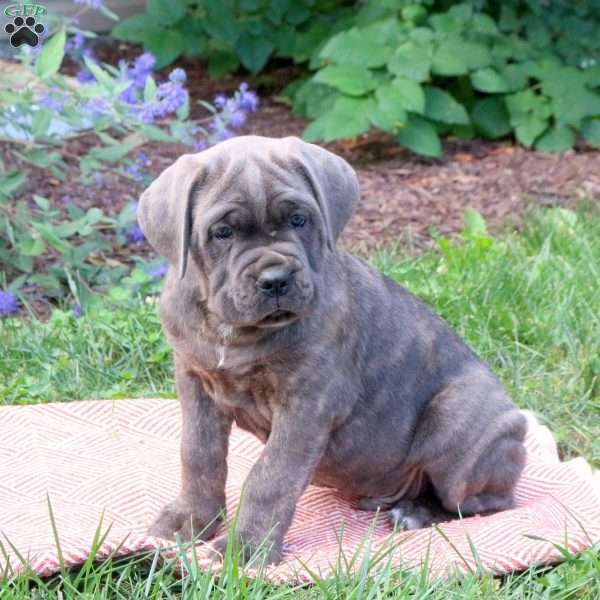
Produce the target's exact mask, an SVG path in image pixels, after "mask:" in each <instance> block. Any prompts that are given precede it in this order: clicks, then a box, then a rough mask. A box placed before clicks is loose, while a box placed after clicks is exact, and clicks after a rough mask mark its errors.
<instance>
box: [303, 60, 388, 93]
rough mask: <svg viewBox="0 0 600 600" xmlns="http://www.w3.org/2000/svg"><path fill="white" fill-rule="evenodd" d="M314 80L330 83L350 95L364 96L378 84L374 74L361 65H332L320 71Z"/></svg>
mask: <svg viewBox="0 0 600 600" xmlns="http://www.w3.org/2000/svg"><path fill="white" fill-rule="evenodd" d="M313 81H314V82H316V83H325V84H327V85H330V86H332V87H334V88H336V89H338V90H340V92H343V93H344V94H348V95H350V96H362V95H363V94H365V93H367V92H370V91H371V90H372V89H374V88H375V87H376V86H377V82H376V81H375V78H374V77H373V74H372V73H371V72H370V71H369V70H368V69H366V68H365V67H361V66H359V65H330V66H328V67H325V68H324V69H321V70H320V71H318V72H317V74H316V75H315V76H314V77H313Z"/></svg>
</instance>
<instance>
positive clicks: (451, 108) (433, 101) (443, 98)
mask: <svg viewBox="0 0 600 600" xmlns="http://www.w3.org/2000/svg"><path fill="white" fill-rule="evenodd" d="M425 116H426V117H428V118H429V119H432V120H433V121H440V122H441V123H450V124H457V125H468V124H469V123H470V121H469V115H468V114H467V111H466V110H465V108H464V106H463V105H462V104H459V103H458V102H457V101H456V100H455V99H454V98H453V97H452V96H451V95H450V94H449V93H448V92H445V91H444V90H441V89H440V88H437V87H432V86H427V87H425Z"/></svg>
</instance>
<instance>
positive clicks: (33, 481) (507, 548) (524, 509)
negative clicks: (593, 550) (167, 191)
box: [0, 400, 600, 581]
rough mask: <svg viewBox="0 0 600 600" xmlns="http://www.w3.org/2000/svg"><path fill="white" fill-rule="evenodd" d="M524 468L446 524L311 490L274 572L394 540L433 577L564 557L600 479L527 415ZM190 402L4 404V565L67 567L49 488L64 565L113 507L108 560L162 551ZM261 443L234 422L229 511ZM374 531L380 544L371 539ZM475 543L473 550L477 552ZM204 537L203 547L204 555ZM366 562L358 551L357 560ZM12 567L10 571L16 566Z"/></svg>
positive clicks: (0, 434)
mask: <svg viewBox="0 0 600 600" xmlns="http://www.w3.org/2000/svg"><path fill="white" fill-rule="evenodd" d="M530 420H531V426H530V432H529V434H528V437H527V440H526V444H527V450H528V460H527V466H526V468H525V472H524V474H523V477H522V479H521V481H520V483H519V485H518V488H517V507H516V508H514V509H513V510H509V511H505V512H502V513H498V514H494V515H491V516H486V517H472V518H467V519H464V520H463V521H460V520H456V521H453V522H450V523H444V524H442V525H440V526H439V530H436V529H422V530H417V531H413V532H407V533H395V534H391V530H390V527H389V525H388V523H387V519H386V518H385V515H382V516H381V517H380V518H379V519H378V521H377V523H376V524H375V525H374V526H373V518H374V515H373V513H367V512H361V511H358V510H355V509H354V508H353V507H352V506H351V505H350V504H348V503H347V502H346V501H345V500H344V499H343V498H341V497H340V496H339V495H337V494H336V493H335V492H333V491H331V490H326V489H320V488H317V487H309V489H308V490H307V491H306V492H305V494H304V495H303V496H302V498H301V500H300V503H299V505H298V508H297V511H296V516H295V519H294V522H293V524H292V527H291V529H290V531H289V533H288V535H287V536H286V539H285V557H284V562H283V563H282V564H280V565H279V566H277V567H270V568H269V569H268V571H267V573H266V575H267V577H270V578H272V579H273V580H277V581H284V580H294V581H301V580H307V579H308V578H309V577H308V573H307V570H306V568H305V567H304V565H306V566H307V567H308V568H309V569H311V570H312V571H316V572H318V573H320V574H321V575H323V576H326V575H327V574H328V573H329V572H331V570H332V569H333V568H335V565H336V564H337V563H338V562H339V560H340V548H339V545H340V536H341V544H342V550H343V552H344V554H345V555H346V557H352V556H353V555H354V554H357V555H360V554H361V553H363V552H366V551H367V550H366V548H368V549H369V550H368V551H369V552H371V553H375V552H377V550H378V549H381V548H385V547H390V545H394V548H395V549H394V550H393V551H392V553H391V554H390V557H391V561H392V563H393V564H394V565H397V566H398V567H401V566H402V567H409V568H410V567H418V566H419V565H420V563H421V562H422V561H423V560H425V558H426V557H427V560H428V561H429V564H430V568H431V572H432V573H433V574H440V575H443V574H445V573H447V572H448V571H455V570H456V569H458V570H461V571H466V570H469V569H473V570H475V569H476V568H477V566H478V565H479V566H481V567H483V568H484V569H485V570H487V571H490V572H494V573H505V572H509V571H514V570H520V569H524V568H526V567H528V566H530V565H542V564H550V563H554V562H557V561H559V560H560V559H561V554H560V552H559V550H558V549H557V548H556V547H555V546H554V544H558V545H560V546H564V547H567V548H568V549H569V550H571V551H573V552H576V551H578V550H581V549H583V548H585V547H587V546H589V545H591V544H592V543H594V542H597V541H598V540H600V478H599V477H598V475H597V474H596V475H594V474H593V473H592V470H591V469H590V467H589V465H588V464H587V463H586V462H585V460H583V459H582V458H577V459H574V460H571V461H569V462H564V463H562V462H560V461H559V459H558V456H557V452H556V445H555V443H554V440H553V438H552V435H551V434H550V432H549V431H548V429H546V428H545V427H542V426H540V425H538V424H537V423H536V422H535V420H533V419H532V418H531V417H530ZM179 430H180V424H179V407H178V404H177V402H175V401H171V400H116V401H108V400H107V401H90V402H65V403H57V404H46V405H37V406H26V407H25V406H23V407H21V406H18V407H12V406H11V407H2V408H0V573H2V572H5V568H6V563H7V562H9V563H10V566H11V568H12V569H13V570H14V571H19V570H20V569H22V564H21V562H20V560H19V558H18V557H17V555H16V553H15V552H14V549H17V550H18V552H19V554H20V555H22V556H23V557H26V558H27V560H28V562H29V565H30V566H31V567H32V568H33V569H34V570H35V571H36V572H37V573H39V574H40V575H50V574H52V573H54V572H56V571H57V570H58V569H59V559H58V553H57V548H56V544H55V539H54V535H53V532H52V524H51V520H50V517H49V507H48V500H47V495H48V497H49V498H50V501H51V505H52V509H53V513H54V518H55V522H56V525H57V528H58V534H59V539H60V544H61V549H62V554H63V558H64V562H65V565H66V566H76V565H78V564H81V563H82V562H83V561H84V560H85V559H86V557H87V556H88V554H89V552H90V546H91V543H92V540H93V538H94V532H95V531H96V528H97V527H98V524H99V522H100V518H101V515H102V514H103V513H104V521H103V523H104V527H103V528H104V529H106V528H107V527H108V525H111V524H112V527H111V529H110V533H109V535H108V537H107V539H106V541H105V543H104V544H103V545H102V547H101V548H100V551H99V552H98V555H97V557H98V558H102V557H105V556H108V555H109V554H110V553H111V552H112V551H114V550H115V548H117V547H118V546H119V544H121V543H122V542H123V540H125V542H124V543H123V545H122V546H121V547H120V549H119V550H118V554H119V555H122V554H128V553H133V552H139V551H143V550H151V549H153V548H155V547H157V545H159V544H160V545H161V546H163V547H164V546H165V545H166V544H167V542H166V541H165V540H160V539H158V538H153V537H150V536H148V535H146V533H145V532H146V528H147V527H148V525H149V524H150V523H151V521H152V519H153V517H154V516H155V515H156V513H157V511H158V510H159V509H160V507H161V506H162V505H163V504H164V503H165V502H166V501H167V500H170V499H172V498H173V497H174V496H175V494H176V493H177V490H178V486H179ZM261 450H262V444H261V443H260V442H259V441H257V440H256V439H255V438H253V437H252V436H251V435H249V434H247V433H244V432H242V431H241V430H239V429H236V428H234V430H233V434H232V439H231V444H230V457H229V479H228V482H227V498H228V510H229V514H230V515H232V514H233V513H234V511H235V508H236V505H237V502H238V498H239V493H240V489H241V485H242V483H243V481H244V478H245V476H246V474H247V473H248V471H249V470H250V468H251V466H252V464H253V462H254V461H255V460H256V458H257V457H258V456H259V454H260V452H261ZM367 536H368V537H369V540H370V541H369V544H365V545H362V546H361V541H364V540H365V538H366V537H367ZM473 548H474V549H475V552H474V551H473ZM206 550H207V548H206V546H205V545H200V546H199V547H198V554H199V556H200V557H201V558H200V561H201V564H202V565H203V566H207V567H209V566H210V564H209V562H208V560H207V559H205V558H202V557H203V556H205V553H206ZM356 565H357V568H359V565H360V559H359V560H357V561H356ZM9 572H10V570H9Z"/></svg>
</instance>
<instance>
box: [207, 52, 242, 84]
mask: <svg viewBox="0 0 600 600" xmlns="http://www.w3.org/2000/svg"><path fill="white" fill-rule="evenodd" d="M239 65H240V61H239V60H238V57H237V56H236V55H235V54H234V53H233V52H227V51H224V50H223V51H216V52H211V54H210V57H209V59H208V74H209V76H210V77H211V78H212V79H220V78H221V77H224V76H225V75H227V74H228V73H231V72H232V71H235V70H236V69H237V68H238V67H239Z"/></svg>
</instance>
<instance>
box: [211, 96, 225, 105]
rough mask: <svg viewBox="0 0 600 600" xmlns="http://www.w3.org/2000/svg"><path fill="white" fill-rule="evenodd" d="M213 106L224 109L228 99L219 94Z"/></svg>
mask: <svg viewBox="0 0 600 600" xmlns="http://www.w3.org/2000/svg"><path fill="white" fill-rule="evenodd" d="M213 104H214V105H215V106H216V107H217V108H223V107H224V106H225V104H227V98H226V97H225V96H224V95H223V94H218V95H217V96H215V97H214V99H213Z"/></svg>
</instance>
